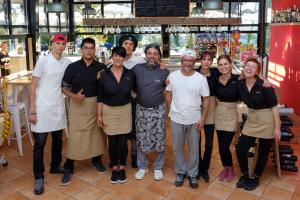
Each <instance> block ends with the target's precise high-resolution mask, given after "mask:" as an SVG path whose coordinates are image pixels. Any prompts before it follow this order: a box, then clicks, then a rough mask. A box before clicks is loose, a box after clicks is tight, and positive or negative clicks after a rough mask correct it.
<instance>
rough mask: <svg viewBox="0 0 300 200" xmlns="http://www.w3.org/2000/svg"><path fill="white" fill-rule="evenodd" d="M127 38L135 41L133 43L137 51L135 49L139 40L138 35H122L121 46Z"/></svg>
mask: <svg viewBox="0 0 300 200" xmlns="http://www.w3.org/2000/svg"><path fill="white" fill-rule="evenodd" d="M126 40H130V41H132V42H133V44H134V47H133V51H135V49H136V47H137V45H138V41H137V39H136V37H134V36H133V35H129V34H126V35H122V36H121V37H120V39H119V46H123V42H124V41H126Z"/></svg>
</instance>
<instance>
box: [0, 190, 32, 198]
mask: <svg viewBox="0 0 300 200" xmlns="http://www.w3.org/2000/svg"><path fill="white" fill-rule="evenodd" d="M0 199H1V198H0ZM4 199H5V200H28V198H27V197H26V196H24V195H22V194H21V193H19V192H17V191H15V192H14V193H12V194H10V195H8V196H6V197H5V198H4Z"/></svg>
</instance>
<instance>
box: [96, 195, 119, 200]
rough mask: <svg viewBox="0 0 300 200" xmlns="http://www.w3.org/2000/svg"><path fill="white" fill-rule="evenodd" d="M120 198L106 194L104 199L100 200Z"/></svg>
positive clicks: (116, 199)
mask: <svg viewBox="0 0 300 200" xmlns="http://www.w3.org/2000/svg"><path fill="white" fill-rule="evenodd" d="M120 199H121V198H120V197H116V196H114V195H112V194H107V195H105V196H104V197H102V198H101V199H100V200H120Z"/></svg>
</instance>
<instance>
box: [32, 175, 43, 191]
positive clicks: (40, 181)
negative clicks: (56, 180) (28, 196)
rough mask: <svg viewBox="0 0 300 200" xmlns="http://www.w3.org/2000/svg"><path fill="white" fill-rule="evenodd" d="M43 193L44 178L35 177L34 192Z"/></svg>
mask: <svg viewBox="0 0 300 200" xmlns="http://www.w3.org/2000/svg"><path fill="white" fill-rule="evenodd" d="M43 193H44V180H43V179H42V178H39V179H35V183H34V194H36V195H40V194H43Z"/></svg>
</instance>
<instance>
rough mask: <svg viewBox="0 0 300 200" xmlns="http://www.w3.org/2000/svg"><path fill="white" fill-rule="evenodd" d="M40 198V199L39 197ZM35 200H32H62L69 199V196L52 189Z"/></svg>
mask: <svg viewBox="0 0 300 200" xmlns="http://www.w3.org/2000/svg"><path fill="white" fill-rule="evenodd" d="M40 196H41V197H40ZM40 196H38V197H36V198H33V199H42V200H64V199H67V198H69V195H67V194H65V193H63V192H60V191H58V190H56V189H52V190H50V191H49V192H47V193H45V194H43V195H40Z"/></svg>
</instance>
